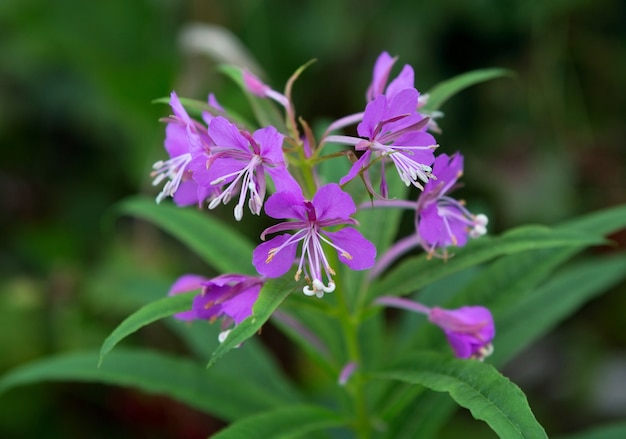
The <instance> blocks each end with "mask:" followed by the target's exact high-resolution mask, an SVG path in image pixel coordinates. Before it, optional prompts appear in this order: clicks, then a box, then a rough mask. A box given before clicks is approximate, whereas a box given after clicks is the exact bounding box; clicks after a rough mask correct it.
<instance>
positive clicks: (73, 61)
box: [0, 0, 626, 438]
mask: <svg viewBox="0 0 626 439" xmlns="http://www.w3.org/2000/svg"><path fill="white" fill-rule="evenodd" d="M189 22H201V23H209V24H217V25H221V26H224V27H225V28H226V29H228V30H230V31H231V32H232V33H233V34H234V35H235V36H236V37H237V38H239V39H240V40H241V42H242V43H243V46H244V47H245V48H247V50H248V51H249V52H250V53H251V54H252V55H253V56H254V58H255V59H256V63H258V65H260V66H261V67H262V69H263V70H264V72H265V75H264V76H265V77H266V78H267V80H268V81H270V83H271V84H273V85H274V86H275V87H282V84H284V81H285V80H286V79H287V78H288V77H289V76H290V75H291V73H292V72H293V69H294V67H295V66H299V65H301V64H303V63H305V62H306V61H308V60H309V59H311V58H316V59H317V60H318V61H317V63H315V64H314V65H313V66H311V67H310V68H309V69H307V70H306V72H305V73H304V74H303V75H302V77H301V78H300V79H299V80H298V83H297V84H296V87H295V89H294V96H295V100H296V104H297V106H298V111H299V112H300V113H301V114H302V115H303V116H304V117H305V118H307V119H308V120H311V121H314V120H315V119H316V118H321V117H328V118H332V117H339V116H342V115H344V114H348V113H352V112H355V111H357V110H358V109H359V108H360V107H361V106H362V105H363V103H364V91H365V87H366V86H367V83H368V82H369V78H370V75H371V65H372V63H373V61H374V60H375V57H376V56H377V55H378V53H380V52H381V51H382V50H388V51H389V52H391V53H392V54H393V55H398V56H399V58H400V61H399V63H408V64H411V65H412V66H413V67H414V68H415V71H416V85H417V87H418V89H420V90H422V91H423V90H427V89H429V88H430V87H432V86H433V85H435V84H436V83H437V82H438V81H440V80H443V79H446V78H448V77H451V76H453V75H456V74H459V73H463V72H465V71H468V70H471V69H477V68H486V67H504V68H508V69H511V70H513V71H515V72H517V74H518V77H517V78H516V79H513V80H511V79H500V80H496V81H493V82H489V83H487V84H483V85H480V86H477V87H475V88H472V89H470V90H467V91H465V92H463V93H462V94H461V95H460V96H459V97H457V98H455V99H453V100H451V101H450V102H447V103H446V105H445V106H444V108H443V110H444V112H445V118H444V119H443V120H442V121H441V122H440V125H441V126H442V128H443V134H442V135H441V136H439V141H440V143H441V144H442V145H443V146H444V147H445V149H446V150H447V151H452V150H455V149H459V150H461V151H462V152H463V153H464V154H465V156H466V168H467V169H466V177H465V181H466V188H465V189H463V190H464V195H465V196H466V197H467V198H468V199H471V202H472V203H473V206H476V208H475V210H476V211H480V210H483V211H486V212H488V213H489V214H490V217H491V218H492V219H493V222H492V224H493V228H492V230H493V231H500V230H503V229H505V228H509V227H511V226H513V225H518V224H521V223H524V222H528V221H530V222H543V223H554V222H556V221H557V220H561V219H564V218H568V217H571V216H573V215H575V214H579V213H583V212H588V211H591V210H595V209H598V208H601V207H605V206H610V205H614V204H617V203H620V202H624V201H626V181H625V179H626V169H625V168H626V149H625V148H624V147H623V139H624V138H625V137H626V125H624V123H623V116H624V114H626V88H625V87H624V86H623V78H625V77H626V27H624V25H623V24H624V23H625V22H626V3H625V2H623V1H621V0H600V1H596V0H593V1H592V0H554V1H550V2H526V1H522V0H506V1H502V0H478V1H473V2H467V1H463V0H445V1H441V2H438V3H433V2H414V1H410V0H396V1H393V2H385V3H383V2H382V1H380V0H360V1H356V0H345V1H336V0H316V1H302V2H294V1H290V0H267V1H261V0H214V1H206V0H188V1H186V2H183V1H176V0H135V1H125V0H109V1H108V2H79V1H76V0H58V1H55V2H46V1H44V0H4V1H2V2H0V53H2V57H0V145H1V148H2V152H3V158H2V160H1V161H0V288H1V290H0V291H1V294H0V322H1V323H0V352H1V353H2V355H0V372H4V371H6V370H8V369H9V368H11V367H13V366H15V365H17V364H20V363H23V362H25V361H27V360H29V359H33V358H37V357H41V356H43V355H47V354H50V353H52V352H56V351H59V350H67V349H77V348H80V347H94V346H98V345H99V344H100V342H101V341H102V340H103V338H104V337H105V336H106V334H108V332H109V331H110V329H111V328H112V327H113V326H114V325H115V324H117V323H118V322H119V321H120V320H121V318H122V317H123V316H124V315H125V314H126V313H127V312H128V311H131V310H133V309H135V308H136V307H137V306H138V305H139V304H141V303H145V301H147V300H150V299H153V298H155V297H158V296H160V295H162V294H164V293H165V291H166V290H167V287H168V284H169V282H171V280H172V279H174V277H175V276H176V275H179V274H181V273H184V272H202V270H204V269H205V268H204V266H203V265H202V264H201V263H200V262H199V261H198V260H197V259H195V258H194V257H193V256H190V255H188V253H187V252H185V251H183V250H182V248H181V247H180V246H179V245H178V244H176V243H175V242H173V240H171V239H170V238H168V237H165V236H163V235H161V234H159V233H158V232H156V231H155V230H154V229H152V228H150V227H147V226H145V225H144V224H142V223H131V222H129V221H127V220H124V221H118V222H116V223H115V224H114V223H113V222H112V220H111V218H110V217H109V216H107V214H108V212H109V211H108V209H109V207H110V206H111V205H112V204H114V203H115V202H117V201H119V200H120V199H122V198H124V197H126V196H127V195H130V194H134V193H136V192H138V191H140V190H145V191H149V192H154V191H153V190H151V189H144V188H147V187H148V186H149V180H150V179H149V177H148V174H149V169H150V163H151V162H152V161H154V160H155V159H157V158H159V157H162V156H163V152H162V147H161V144H162V139H163V127H162V125H161V124H159V123H158V118H159V117H162V116H164V115H166V114H167V108H166V107H165V106H163V105H152V104H151V101H152V100H153V99H156V98H159V97H162V96H166V95H167V94H168V93H169V92H170V91H171V90H172V89H174V88H175V89H176V90H178V91H179V94H180V95H183V96H189V97H194V98H199V99H201V98H203V97H205V96H206V94H207V93H208V92H211V91H214V92H216V94H217V96H218V99H220V101H222V102H223V103H225V104H226V105H229V106H232V107H235V108H239V106H240V104H241V103H243V97H242V96H241V94H239V93H238V92H237V90H236V88H235V87H233V86H231V85H230V84H229V83H228V81H225V80H224V79H223V78H222V77H220V76H219V75H218V73H217V72H216V69H215V61H212V60H210V59H207V58H206V57H204V56H202V55H199V54H193V53H190V52H189V51H188V50H183V49H184V48H181V45H180V38H179V37H180V33H181V31H182V30H183V29H184V26H185V25H186V24H187V23H189ZM215 49H216V50H217V51H218V52H219V49H220V48H219V47H216V48H215ZM226 55H228V54H226ZM328 78H332V80H330V81H329V80H328ZM326 96H328V97H332V99H325V97H326ZM338 103H339V104H338ZM481 208H482V209H481ZM615 238H616V239H617V240H618V241H620V242H621V244H622V245H624V244H625V243H626V237H624V235H623V234H621V235H619V234H618V235H616V236H615ZM625 290H626V287H625V286H624V285H622V286H621V287H619V288H616V289H615V290H614V291H611V292H610V293H609V294H607V295H605V296H604V297H602V298H601V299H598V300H596V301H594V302H592V303H591V304H589V305H588V306H587V307H586V308H585V309H584V310H583V311H582V312H580V313H579V314H578V315H577V316H575V317H574V318H572V319H570V320H569V321H568V322H567V323H566V324H565V325H563V327H561V328H560V329H559V330H558V331H556V332H555V333H554V334H553V335H552V336H551V337H548V339H547V340H545V341H544V342H543V343H542V344H540V345H539V346H537V348H536V350H534V351H533V352H530V353H527V354H522V355H521V356H520V359H519V361H518V362H516V363H515V364H511V365H510V366H509V368H510V370H507V373H509V374H510V375H512V376H517V377H518V378H517V380H516V381H517V382H518V383H519V384H520V386H521V387H522V388H524V390H525V391H527V392H528V393H529V398H530V400H531V405H532V406H533V407H536V408H535V411H536V412H538V417H539V418H540V419H548V420H549V421H548V423H547V425H546V427H547V428H548V430H549V431H554V432H558V433H561V432H567V431H571V430H575V429H576V428H578V427H580V426H582V425H588V424H590V423H592V422H595V421H598V420H601V419H602V418H611V417H614V416H616V413H620V412H619V410H617V411H614V412H607V411H600V409H599V407H602V404H600V403H598V402H597V400H598V398H600V399H601V395H600V396H598V394H597V392H596V391H595V388H596V387H597V383H598V377H599V375H598V374H599V373H600V372H599V371H601V370H604V369H603V367H605V366H606V365H607V364H613V363H614V362H615V361H617V360H620V359H622V360H623V356H624V351H625V349H626V336H625V335H624V331H623V327H620V325H622V324H623V323H622V321H623V317H622V316H623V310H624V309H625V307H626V295H625V294H624V293H625V292H626V291H625ZM269 332H270V333H272V332H271V331H269ZM137 341H138V342H145V343H149V344H152V345H159V346H161V347H164V348H166V349H178V347H177V346H175V345H173V344H172V342H171V340H170V339H169V338H168V333H167V332H166V331H165V330H164V328H162V327H160V326H158V325H156V328H154V329H151V330H149V331H144V332H143V338H142V339H141V340H137ZM270 342H271V343H275V341H274V342H273V341H270ZM611 362H612V363H611ZM554 364H558V365H559V367H556V366H554ZM564 371H565V373H564ZM594 404H595V405H594ZM616 404H617V408H618V409H619V408H622V409H623V410H622V411H621V413H623V412H624V411H626V401H625V400H624V399H623V398H622V399H621V400H618V401H617V403H616ZM620 404H621V405H620ZM0 412H1V413H2V416H1V417H0V436H3V437H5V436H6V437H50V438H54V437H73V436H77V435H80V434H79V433H77V432H81V431H82V432H84V431H88V432H89V435H90V436H91V437H109V436H110V435H111V434H113V433H115V434H116V436H117V437H136V436H150V437H204V436H206V434H207V432H208V431H211V429H212V428H217V427H219V425H220V424H219V423H216V422H215V421H214V420H211V419H208V418H206V417H204V416H202V415H199V414H197V413H196V412H193V411H191V410H188V409H186V408H183V407H180V406H178V405H176V404H174V403H172V402H171V401H167V400H163V399H159V398H153V397H146V396H144V395H140V394H138V393H135V392H132V391H127V390H120V389H114V388H104V387H98V386H79V385H69V384H67V385H62V384H54V385H47V386H39V387H37V388H34V387H33V388H24V389H23V390H19V391H16V392H12V393H10V394H8V395H6V396H4V397H3V398H2V399H0ZM460 416H461V418H459V424H455V425H451V426H450V427H448V428H449V431H444V432H443V433H442V437H457V435H458V433H457V432H458V430H454V429H456V428H459V426H461V427H460V428H463V430H462V431H463V433H464V434H465V436H468V435H469V432H470V431H471V429H472V428H480V427H479V426H476V423H472V424H470V425H469V426H466V425H465V422H464V421H465V418H463V416H464V415H460ZM33 419H38V422H37V423H34V422H33V421H32V420H33ZM481 433H482V431H481V430H476V436H475V437H485V436H482V435H481Z"/></svg>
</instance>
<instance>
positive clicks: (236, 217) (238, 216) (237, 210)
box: [235, 204, 243, 221]
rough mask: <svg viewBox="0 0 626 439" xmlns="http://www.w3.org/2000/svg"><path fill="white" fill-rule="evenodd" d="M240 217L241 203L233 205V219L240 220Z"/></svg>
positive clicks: (241, 216) (241, 213) (241, 212)
mask: <svg viewBox="0 0 626 439" xmlns="http://www.w3.org/2000/svg"><path fill="white" fill-rule="evenodd" d="M241 218H243V207H242V206H241V204H237V205H236V206H235V219H236V220H237V221H241Z"/></svg>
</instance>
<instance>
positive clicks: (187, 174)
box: [152, 52, 494, 358]
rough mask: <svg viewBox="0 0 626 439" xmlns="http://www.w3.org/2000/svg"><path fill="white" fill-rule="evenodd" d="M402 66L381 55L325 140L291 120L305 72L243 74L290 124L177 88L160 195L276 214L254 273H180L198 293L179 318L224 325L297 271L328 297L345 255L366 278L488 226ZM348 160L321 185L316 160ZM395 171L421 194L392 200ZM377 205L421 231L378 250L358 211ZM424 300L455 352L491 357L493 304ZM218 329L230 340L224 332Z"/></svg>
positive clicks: (310, 290)
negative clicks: (358, 101) (241, 114)
mask: <svg viewBox="0 0 626 439" xmlns="http://www.w3.org/2000/svg"><path fill="white" fill-rule="evenodd" d="M395 62H396V59H395V58H393V57H391V56H390V55H389V54H388V53H386V52H384V53H382V54H381V55H380V56H379V57H378V59H377V61H376V63H375V65H374V69H373V75H372V81H371V83H370V84H369V86H368V87H367V91H366V94H365V96H366V99H365V106H364V108H363V110H362V111H360V112H357V113H354V114H350V115H347V116H344V117H342V118H340V119H338V120H336V121H335V122H333V123H331V124H330V125H329V126H328V128H327V129H326V131H325V132H324V133H323V135H322V136H321V138H320V140H319V141H316V140H315V137H314V135H313V133H312V131H311V130H310V128H309V125H308V124H307V123H306V122H304V121H302V120H301V119H299V118H297V117H296V112H295V107H294V104H293V102H292V100H291V96H290V90H291V86H292V85H293V82H294V81H295V79H296V78H297V76H298V75H299V73H300V71H298V72H297V73H296V74H294V76H293V77H292V78H291V79H290V80H289V82H288V85H287V87H286V89H285V92H284V93H280V92H278V91H276V90H274V89H272V88H271V87H270V86H269V85H267V84H265V83H264V82H263V81H262V80H261V79H260V78H259V77H257V76H255V75H253V74H252V73H250V72H249V71H247V70H241V84H243V86H244V88H245V89H246V90H247V92H249V93H250V94H251V95H253V96H255V97H257V98H262V99H268V100H269V101H270V102H275V103H277V104H279V105H280V107H282V109H283V110H284V114H285V122H284V126H280V127H275V126H271V125H268V126H263V127H261V128H259V129H256V130H250V129H249V128H248V127H247V126H245V125H244V124H242V123H241V122H240V121H239V120H238V119H236V118H234V117H233V116H232V115H230V114H229V113H228V112H227V111H225V110H224V108H223V107H222V106H221V105H220V104H219V103H218V101H217V100H216V98H215V96H214V95H212V94H211V95H209V99H208V102H207V103H206V104H204V106H203V108H204V110H205V111H203V112H202V114H201V119H202V122H200V121H198V120H195V119H193V118H191V117H190V116H189V114H188V113H187V111H186V110H185V108H184V106H183V105H182V104H181V101H180V99H179V98H178V96H177V95H176V93H172V94H171V98H170V106H171V108H172V111H173V115H172V116H170V117H169V118H167V119H165V122H166V123H167V125H166V137H165V149H166V151H167V153H168V154H169V159H168V160H166V161H159V162H157V163H155V164H154V171H153V173H152V176H153V178H154V181H153V184H155V185H158V184H161V183H163V182H165V184H164V186H163V189H162V191H161V192H160V193H159V195H158V196H157V202H161V201H162V200H163V199H165V198H166V197H172V198H173V200H174V202H175V203H176V204H177V205H179V206H187V205H194V204H195V205H197V206H199V207H202V206H208V208H209V209H214V208H217V207H218V206H219V205H221V204H229V203H230V202H231V201H233V204H234V207H233V212H234V218H235V219H236V220H237V221H240V220H241V219H242V218H243V216H244V213H245V211H246V210H249V211H250V213H251V214H253V215H261V214H262V212H263V211H264V213H265V214H266V215H267V216H268V217H270V218H273V219H275V220H278V222H277V223H276V224H274V225H272V226H270V227H268V228H266V229H265V230H264V231H263V232H262V233H261V235H260V240H261V241H262V242H260V243H259V245H258V246H257V247H256V249H255V250H254V252H253V255H252V258H251V259H252V264H253V265H254V267H255V269H256V271H257V272H258V273H259V276H256V277H254V276H252V277H251V276H244V275H239V274H224V275H221V276H217V277H215V278H213V279H206V278H204V277H202V276H197V275H185V276H183V277H181V278H180V279H179V280H178V281H177V282H176V283H175V284H174V285H173V286H172V289H171V291H170V294H177V293H181V292H186V291H194V290H200V291H201V292H200V293H199V294H198V295H197V297H196V298H195V300H194V302H193V308H192V309H191V310H190V311H187V312H184V313H181V314H178V315H177V316H176V317H178V318H179V319H182V320H192V319H202V320H209V321H214V320H216V319H222V329H224V330H225V331H226V330H227V328H228V327H230V326H232V325H233V324H234V325H237V324H239V323H241V322H242V321H243V320H245V319H246V318H247V317H249V316H251V315H252V314H253V307H254V303H255V302H256V300H257V298H258V296H259V294H260V293H261V290H262V287H263V285H264V283H265V282H266V280H267V279H268V278H277V277H281V276H284V275H286V274H287V273H292V274H291V275H292V276H293V277H294V278H295V280H297V281H299V280H301V279H302V278H304V283H305V284H304V286H303V287H302V291H303V293H304V294H306V295H308V296H316V297H318V298H322V297H324V295H325V294H327V293H332V292H333V291H335V290H336V289H338V288H340V285H341V283H338V282H337V279H338V278H339V277H338V276H339V275H338V272H337V271H336V270H337V269H338V264H339V263H341V264H343V265H345V266H346V267H347V269H349V270H369V269H371V272H370V277H376V276H377V275H379V274H380V273H382V272H383V271H384V270H385V269H386V268H387V267H388V266H389V265H390V264H392V263H393V262H395V261H396V260H398V258H399V257H400V256H401V255H403V254H404V253H405V252H406V251H408V250H410V249H412V248H415V247H421V248H423V249H424V250H425V251H426V253H427V254H428V256H429V257H430V256H433V255H437V256H442V257H444V258H447V257H448V256H449V253H448V248H449V247H460V246H463V245H465V244H466V243H467V241H468V239H469V238H476V237H479V236H481V235H483V234H485V233H486V225H487V218H486V216H484V215H482V214H479V215H474V214H472V213H471V212H470V211H469V210H468V209H467V208H466V207H465V203H464V202H463V201H460V200H456V199H455V198H452V197H451V196H450V193H451V192H452V190H453V189H455V187H456V186H457V182H458V180H459V178H460V177H461V175H462V172H463V157H462V156H461V154H460V153H454V154H452V155H447V154H445V153H443V154H440V155H438V156H435V152H436V150H437V149H438V147H439V145H438V144H437V141H436V140H435V138H434V136H433V134H436V133H438V132H439V131H440V130H439V126H438V125H437V123H436V122H435V118H436V117H438V116H440V114H439V113H437V112H433V111H428V110H427V109H426V108H427V100H428V96H426V95H420V93H419V92H418V91H417V89H416V88H415V85H414V76H415V75H414V71H413V68H412V67H411V66H409V65H405V66H404V67H403V68H402V69H401V71H400V73H399V74H398V75H397V76H396V77H395V78H393V79H391V80H390V77H391V71H392V69H393V67H394V64H395ZM350 126H356V130H355V132H354V133H349V131H348V132H347V133H346V132H344V131H346V129H348V128H349V127H350ZM301 132H302V133H303V134H300V133H301ZM328 144H335V145H344V153H340V154H326V155H325V154H323V153H322V151H323V149H324V147H325V146H326V145H328ZM346 157H347V158H348V159H350V160H351V166H350V168H349V170H348V171H347V173H346V174H345V175H344V176H343V177H342V178H340V179H339V181H338V182H325V181H324V178H323V176H320V175H319V169H318V168H319V166H318V165H319V164H320V163H322V162H323V161H326V160H330V159H338V158H339V159H343V160H346ZM390 170H395V172H394V171H390ZM294 171H295V172H294ZM389 172H392V173H395V174H396V175H394V176H390V175H388V174H389ZM357 177H360V179H361V181H362V182H363V183H364V190H363V193H364V195H365V198H366V197H367V196H368V195H369V197H370V198H371V197H373V198H374V200H373V201H371V202H369V203H363V204H360V205H359V203H361V202H362V201H363V200H362V199H359V200H356V201H357V203H355V200H354V199H353V198H352V196H351V195H349V194H348V192H346V191H345V190H344V187H345V186H346V185H348V184H350V185H352V186H354V185H356V184H357V183H356V182H352V181H353V180H355V179H356V178H357ZM389 178H399V179H400V180H401V181H402V182H403V183H404V184H405V185H406V186H408V187H414V188H416V189H417V190H419V191H420V192H419V196H418V197H417V199H416V200H414V201H409V200H403V199H399V198H396V197H398V195H399V194H394V193H390V189H389V187H390V185H389V184H388V179H389ZM352 192H353V193H354V191H352ZM268 194H269V195H268ZM246 205H247V209H246ZM378 207H385V208H402V209H406V208H408V209H413V210H414V211H415V231H414V232H413V233H412V234H411V235H409V236H407V237H405V238H403V239H401V240H399V241H398V242H397V243H396V244H395V245H393V246H392V247H391V248H390V249H388V250H387V251H385V252H384V253H383V254H382V255H378V257H377V250H376V247H375V246H374V244H372V243H371V242H370V241H369V240H368V239H367V230H364V231H359V230H358V225H359V224H358V221H357V220H356V219H355V215H356V214H357V213H358V210H359V209H361V208H363V209H365V208H378ZM364 235H365V236H364ZM270 236H271V238H270ZM344 270H345V269H344ZM382 299H384V300H380V299H379V301H378V304H382V305H387V306H400V305H402V306H401V307H404V308H405V309H410V306H408V305H407V303H408V302H406V299H402V298H393V297H386V298H382ZM398 301H399V302H398ZM399 304H400V305H399ZM420 306H421V307H422V308H420V309H421V312H423V313H425V314H427V315H428V317H429V320H430V321H431V322H432V323H434V324H435V325H438V326H440V327H441V328H442V329H443V330H444V332H445V334H446V336H447V337H448V341H449V342H450V344H451V346H452V348H453V350H454V352H455V354H456V356H458V357H461V358H482V357H484V356H485V355H487V354H488V353H489V349H490V346H491V340H492V339H493V336H494V328H493V320H492V318H491V314H490V313H489V311H488V310H486V309H485V308H482V307H465V308H461V309H459V310H456V311H445V310H442V309H440V308H432V309H430V308H426V307H423V306H422V305H418V307H420ZM222 334H223V335H222V338H223V337H225V336H226V335H224V334H227V332H223V333H222Z"/></svg>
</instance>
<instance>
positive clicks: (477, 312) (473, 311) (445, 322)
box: [428, 306, 496, 360]
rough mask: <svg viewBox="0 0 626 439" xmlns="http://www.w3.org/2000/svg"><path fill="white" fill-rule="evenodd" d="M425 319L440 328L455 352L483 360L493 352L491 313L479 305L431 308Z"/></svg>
mask: <svg viewBox="0 0 626 439" xmlns="http://www.w3.org/2000/svg"><path fill="white" fill-rule="evenodd" d="M428 320H430V321H431V322H432V323H434V324H435V325H437V326H439V327H440V328H441V329H443V332H444V333H445V334H446V337H447V339H448V343H450V346H452V350H453V351H454V355H456V356H457V357H459V358H475V359H478V360H482V359H484V358H485V357H487V356H489V355H490V354H491V353H492V352H493V345H492V344H491V342H492V340H493V338H494V336H495V333H496V329H495V325H494V323H493V317H492V315H491V312H490V311H489V310H488V309H487V308H485V307H482V306H464V307H461V308H459V309H456V310H445V309H441V308H436V307H435V308H432V309H431V310H430V313H429V314H428Z"/></svg>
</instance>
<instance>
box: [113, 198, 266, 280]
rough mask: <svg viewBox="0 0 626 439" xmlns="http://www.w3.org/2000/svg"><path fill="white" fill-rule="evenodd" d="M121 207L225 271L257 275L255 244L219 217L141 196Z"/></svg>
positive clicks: (119, 209)
mask: <svg viewBox="0 0 626 439" xmlns="http://www.w3.org/2000/svg"><path fill="white" fill-rule="evenodd" d="M117 209H118V211H119V212H120V213H122V214H127V215H132V216H135V217H138V218H141V219H144V220H146V221H149V222H151V223H153V224H154V225H156V226H158V227H160V228H161V229H163V230H164V231H166V232H167V233H169V234H171V235H172V236H174V237H175V238H177V239H178V240H179V241H181V242H182V243H183V244H185V245H186V246H187V247H188V248H189V249H191V250H193V251H194V252H195V253H196V254H197V255H198V256H200V257H201V258H202V259H203V260H204V261H205V262H206V263H207V264H209V265H210V266H212V267H214V268H215V269H217V270H218V271H220V272H222V273H242V274H255V271H254V268H253V266H252V250H253V249H254V246H253V245H252V243H250V241H248V240H247V239H246V238H244V237H243V236H241V234H240V233H237V231H235V230H234V229H232V228H231V227H229V226H228V225H226V224H225V223H223V222H222V221H220V220H219V219H217V218H216V217H215V216H212V215H210V214H207V213H201V212H199V211H196V210H193V209H180V208H178V207H176V206H174V205H168V204H160V205H157V204H156V203H155V202H154V201H153V200H151V199H147V198H139V197H137V198H129V199H127V200H125V201H123V202H122V203H121V204H119V205H118V206H117Z"/></svg>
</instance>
